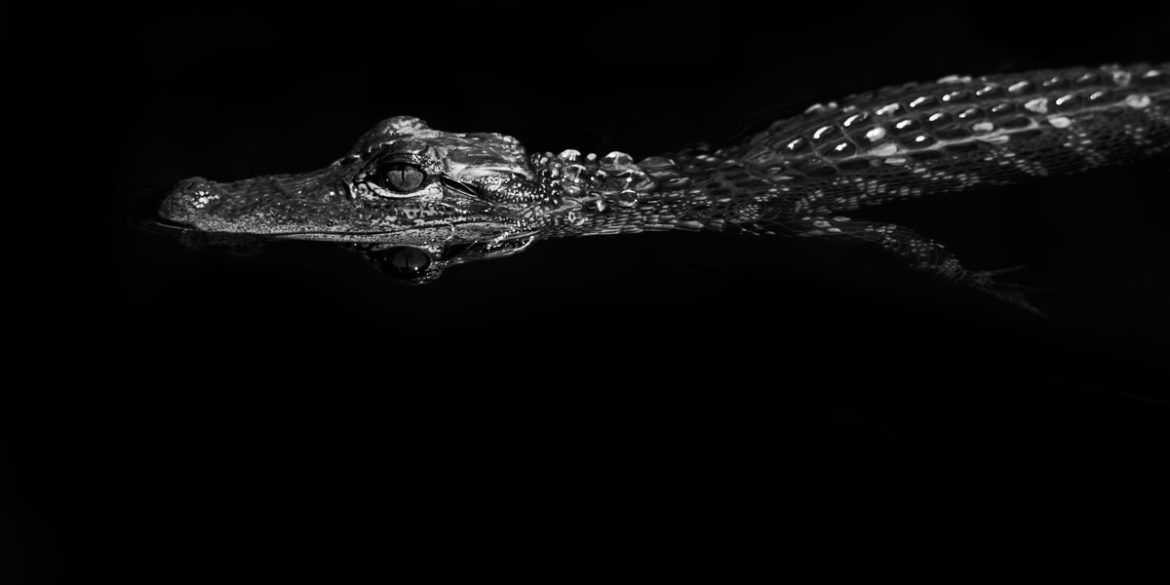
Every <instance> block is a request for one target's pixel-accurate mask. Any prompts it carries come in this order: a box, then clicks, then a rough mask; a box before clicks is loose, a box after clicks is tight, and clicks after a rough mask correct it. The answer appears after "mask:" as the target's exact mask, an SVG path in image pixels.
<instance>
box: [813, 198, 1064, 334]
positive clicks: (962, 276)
mask: <svg viewBox="0 0 1170 585" xmlns="http://www.w3.org/2000/svg"><path fill="white" fill-rule="evenodd" d="M794 227H795V228H796V230H797V231H796V235H798V236H803V237H823V238H831V239H842V240H851V241H861V242H868V243H871V244H877V245H879V246H881V247H882V249H884V250H886V251H888V252H890V253H892V254H894V255H896V256H898V257H899V258H901V259H902V260H904V261H905V262H906V263H907V264H908V265H909V266H910V267H911V268H913V269H915V270H920V271H923V272H929V273H931V274H933V275H936V276H938V277H941V278H943V279H945V280H948V281H950V282H954V283H957V284H961V285H964V286H968V287H971V288H974V289H976V290H979V291H980V292H983V293H986V294H990V295H992V296H994V297H996V298H998V299H1000V300H1002V301H1005V302H1008V303H1011V304H1013V305H1015V306H1017V307H1020V308H1023V309H1026V310H1028V311H1030V312H1032V313H1034V314H1037V315H1041V316H1043V313H1042V312H1041V311H1040V310H1039V309H1037V308H1036V307H1034V306H1033V305H1032V304H1031V303H1029V302H1028V300H1027V298H1025V297H1024V295H1023V294H1022V293H1020V292H1018V291H1014V290H1010V289H1011V288H1013V285H1010V284H1003V283H997V282H995V279H994V277H995V276H997V275H999V274H1002V273H1004V272H1007V270H983V271H973V270H968V269H967V268H965V267H964V266H963V265H962V264H961V263H960V262H959V260H958V258H956V257H955V255H954V254H951V253H950V252H949V251H947V250H946V248H945V247H944V246H943V245H942V244H940V243H938V242H935V241H934V240H931V239H930V238H926V237H924V236H922V235H920V234H918V233H916V232H915V231H914V230H911V229H909V228H905V227H902V226H900V225H897V224H892V223H885V222H874V221H855V220H852V219H850V218H848V217H844V216H839V215H838V216H816V215H813V216H805V217H801V218H800V219H799V221H798V222H797V224H796V226H794ZM1008 270H1010V269H1008Z"/></svg>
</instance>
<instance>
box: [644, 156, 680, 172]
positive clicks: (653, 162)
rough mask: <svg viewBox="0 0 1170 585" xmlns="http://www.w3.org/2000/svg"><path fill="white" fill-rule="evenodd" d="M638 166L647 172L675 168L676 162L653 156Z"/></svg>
mask: <svg viewBox="0 0 1170 585" xmlns="http://www.w3.org/2000/svg"><path fill="white" fill-rule="evenodd" d="M638 166H640V167H642V168H643V169H646V170H660V169H666V168H670V167H673V166H674V161H673V160H671V159H669V158H666V157H664V156H651V157H648V158H645V159H643V160H642V162H640V163H638Z"/></svg>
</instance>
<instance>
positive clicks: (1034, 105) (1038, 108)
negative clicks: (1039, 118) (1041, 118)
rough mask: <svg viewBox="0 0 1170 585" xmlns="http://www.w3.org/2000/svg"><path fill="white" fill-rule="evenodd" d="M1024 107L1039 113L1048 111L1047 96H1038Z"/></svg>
mask: <svg viewBox="0 0 1170 585" xmlns="http://www.w3.org/2000/svg"><path fill="white" fill-rule="evenodd" d="M1024 108H1025V109H1027V110H1030V111H1033V112H1036V113H1037V114H1046V113H1048V100H1047V99H1045V98H1036V99H1034V100H1030V101H1028V102H1026V103H1025V104H1024Z"/></svg>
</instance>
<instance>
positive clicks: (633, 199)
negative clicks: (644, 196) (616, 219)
mask: <svg viewBox="0 0 1170 585" xmlns="http://www.w3.org/2000/svg"><path fill="white" fill-rule="evenodd" d="M614 201H616V202H617V204H618V205H621V206H622V207H633V206H634V205H635V204H637V203H638V193H637V192H635V191H632V190H630V189H626V190H624V191H622V192H621V193H618V194H617V195H616V196H615V197H614Z"/></svg>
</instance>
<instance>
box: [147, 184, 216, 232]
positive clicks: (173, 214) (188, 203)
mask: <svg viewBox="0 0 1170 585" xmlns="http://www.w3.org/2000/svg"><path fill="white" fill-rule="evenodd" d="M221 198H222V192H221V191H220V189H219V187H218V186H217V185H216V184H215V183H213V182H211V181H208V180H207V179H204V178H203V177H191V178H190V179H183V180H182V181H179V183H178V184H177V185H175V188H174V189H172V190H171V192H170V194H168V195H167V196H166V198H165V199H163V202H162V204H160V205H159V209H158V212H159V215H160V216H162V218H163V219H166V220H169V221H177V222H186V221H191V220H192V219H193V218H195V217H197V216H199V215H200V214H203V213H206V212H208V211H210V210H212V209H214V208H215V207H216V206H218V205H219V203H220V200H221Z"/></svg>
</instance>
